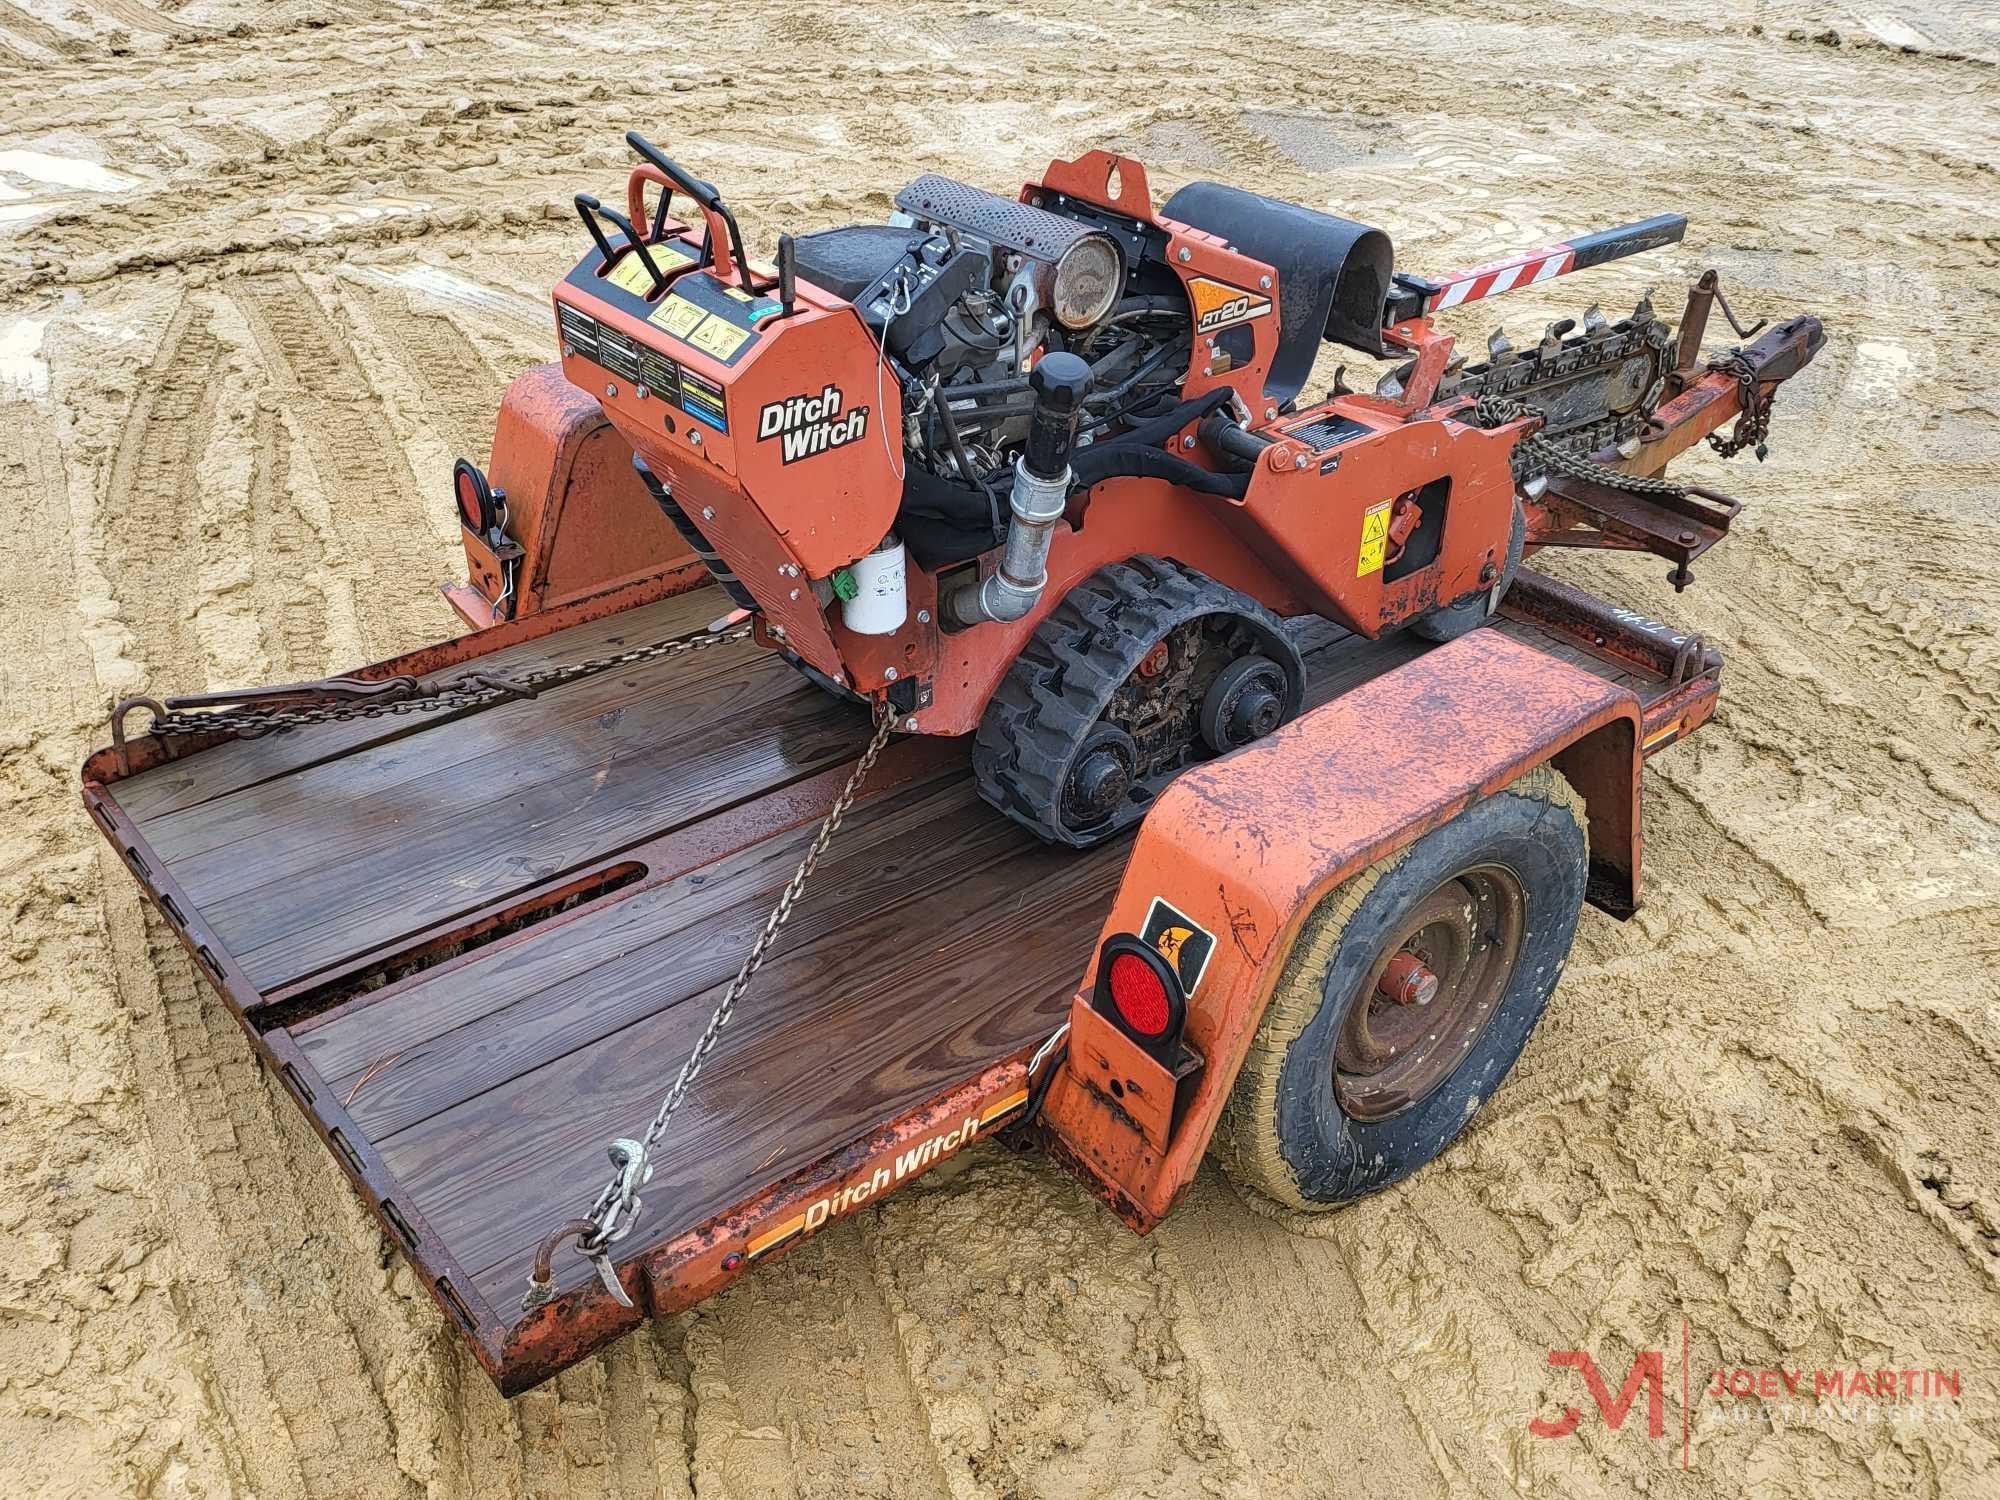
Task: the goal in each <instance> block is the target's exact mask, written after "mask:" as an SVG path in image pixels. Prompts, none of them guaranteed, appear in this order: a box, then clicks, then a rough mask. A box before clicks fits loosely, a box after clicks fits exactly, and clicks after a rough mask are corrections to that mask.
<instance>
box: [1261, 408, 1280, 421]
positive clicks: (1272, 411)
mask: <svg viewBox="0 0 2000 1500" xmlns="http://www.w3.org/2000/svg"><path fill="white" fill-rule="evenodd" d="M1264 420H1265V421H1266V422H1275V421H1277V420H1278V408H1277V407H1275V406H1267V407H1265V408H1264Z"/></svg>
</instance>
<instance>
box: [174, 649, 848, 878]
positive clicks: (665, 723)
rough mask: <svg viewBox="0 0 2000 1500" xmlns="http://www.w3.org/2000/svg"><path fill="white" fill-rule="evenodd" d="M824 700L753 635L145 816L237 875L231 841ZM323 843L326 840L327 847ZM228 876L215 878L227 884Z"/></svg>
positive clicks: (425, 799) (526, 779) (267, 837)
mask: <svg viewBox="0 0 2000 1500" xmlns="http://www.w3.org/2000/svg"><path fill="white" fill-rule="evenodd" d="M788 699H798V700H799V702H800V704H804V703H807V702H812V703H818V702H821V701H824V700H823V698H822V697H821V696H820V695H818V694H816V693H815V692H814V690H813V689H812V688H811V686H810V685H809V684H808V683H806V681H805V680H804V679H803V678H802V677H800V676H799V674H798V673H797V672H795V671H793V670H792V669H791V668H790V667H788V666H786V665H785V663H784V662H782V661H780V660H779V659H777V658H776V657H774V656H772V655H771V654H770V653H768V652H765V651H762V650H759V649H758V648H757V647H755V646H752V645H750V644H748V643H747V642H745V643H741V644H737V645H732V646H727V647H718V648H717V649H715V650H713V651H704V652H699V653H696V654H694V655H691V656H687V657H678V658H671V659H668V660H664V661H656V662H648V663H645V664H643V665H640V666H636V667H631V668H627V669H625V670H623V671H617V672H605V673H602V674H600V675H598V676H595V677H588V678H584V679H582V680H580V681H577V682H572V683H566V684H564V685H563V686H561V687H557V688H552V689H550V690H548V691H546V692H544V693H542V694H540V695H539V696H537V697H535V698H532V699H515V700H513V701H510V702H506V703H498V704H494V705H492V706H490V707H488V708H485V709H483V710H481V711H480V712H478V713H475V714H471V715H468V716H466V717H464V718H461V719H456V720H453V721H451V722H448V723H438V724H434V725H432V724H424V725H420V727H418V728H417V729H416V731H415V732H412V733H406V734H404V735H402V736H401V737H399V738H397V739H394V740H390V741H386V742H382V743H377V744H373V745H368V746H365V747H363V748H361V749H359V750H356V751H354V752H352V753H350V754H348V755H345V756H342V757H340V758H338V759H334V760H329V761H326V762H323V763H320V764H317V765H313V766H310V767H306V768H303V769H300V770H297V771H292V772H289V773H287V774H286V775H284V776H280V777H276V778H274V779H271V780H268V781H264V782H261V783H259V784H257V785H255V786H251V787H246V788H244V789H243V790H241V791H237V792H231V793H228V794H226V795H223V796H218V797H212V798H210V799H209V800H207V801H205V802H203V803H201V804H200V805H199V806H197V807H192V808H189V809H187V810H186V811H183V812H178V813H173V814H170V815H168V816H166V817H164V818H159V819H156V820H154V821H153V822H151V823H149V824H147V825H145V831H146V835H147V841H148V842H149V843H150V844H151V845H152V846H153V849H154V852H155V853H157V854H159V855H160V857H161V858H163V859H165V860H166V861H167V862H168V863H169V864H171V865H174V866H176V867H177V869H188V870H189V871H190V873H192V872H193V870H194V868H195V866H196V864H197V863H198V862H200V861H201V860H202V859H203V857H204V856H211V855H214V854H216V853H218V852H223V853H225V856H226V857H225V859H224V860H222V861H214V862H212V863H214V864H216V865H218V866H219V867H221V868H227V869H233V870H237V871H238V872H239V876H240V874H241V865H240V856H239V855H238V853H236V852H235V851H231V850H229V849H228V846H229V845H231V844H233V843H235V842H237V841H238V840H247V839H255V840H257V841H258V843H259V844H262V845H272V844H274V843H275V844H277V845H284V844H286V843H288V842H296V841H299V840H313V841H318V840H320V839H323V838H325V837H326V836H327V834H328V833H329V832H330V831H334V830H338V831H339V832H341V833H342V834H344V835H346V836H347V837H350V838H356V839H360V840H362V841H363V842H365V841H366V839H367V837H368V834H367V826H368V825H369V823H370V821H371V817H372V815H374V814H375V813H377V812H384V811H394V812H397V813H403V812H407V811H410V810H419V811H421V810H427V809H429V808H431V807H433V806H438V807H442V806H445V805H450V804H453V803H454V802H455V800H456V799H458V798H460V797H463V796H464V795H465V794H466V793H467V792H468V791H476V790H477V789H478V787H479V786H480V785H481V784H482V783H484V784H485V785H486V786H488V787H491V788H493V789H494V790H495V792H496V793H498V792H499V790H500V788H501V787H502V785H503V784H506V785H514V786H518V785H522V784H531V783H532V782H533V781H534V780H535V779H537V778H538V777H539V776H540V775H542V774H543V773H544V772H545V771H547V770H550V769H554V770H559V771H573V770H575V768H576V767H577V766H578V765H579V764H583V763H587V764H592V765H596V764H601V763H603V762H604V761H605V760H606V759H616V758H619V757H620V756H622V755H626V754H630V753H633V752H636V751H639V750H642V749H644V748H646V747H647V746H649V745H653V744H656V743H657V742H658V740H659V737H660V736H661V735H663V734H668V735H671V734H676V733H682V732H693V731H699V730H700V729H702V728H704V727H706V726H708V725H710V724H713V723H716V722H719V721H721V720H722V719H724V718H726V717H731V716H737V715H742V714H748V713H755V714H767V715H770V716H772V717H779V718H782V717H785V716H786V714H787V712H788V708H787V707H786V706H785V705H786V700H788ZM322 847H323V846H322ZM231 888H232V887H229V886H227V885H220V886H217V887H216V888H215V889H217V890H218V891H220V892H223V893H226V892H227V891H228V890H229V889H231Z"/></svg>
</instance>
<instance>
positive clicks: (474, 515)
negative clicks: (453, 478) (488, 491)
mask: <svg viewBox="0 0 2000 1500" xmlns="http://www.w3.org/2000/svg"><path fill="white" fill-rule="evenodd" d="M458 513H459V515H460V516H462V517H463V518H464V520H465V524H466V525H467V526H468V527H469V528H471V529H472V530H473V531H484V530H485V529H486V505H485V502H484V497H482V496H481V495H480V493H479V481H478V480H477V479H476V478H474V476H473V473H472V471H471V470H470V469H469V468H468V469H460V470H459V471H458Z"/></svg>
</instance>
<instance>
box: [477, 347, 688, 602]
mask: <svg viewBox="0 0 2000 1500" xmlns="http://www.w3.org/2000/svg"><path fill="white" fill-rule="evenodd" d="M486 478H487V480H488V482H489V483H490V484H491V485H492V487H493V488H494V489H495V490H498V491H500V492H501V493H502V494H503V495H504V496H505V503H506V507H507V526H506V531H507V535H508V537H510V538H511V539H512V540H513V541H514V542H516V543H518V544H519V546H520V547H521V549H522V556H521V558H520V561H519V563H518V568H519V572H518V574H517V575H516V577H515V578H514V579H513V596H512V600H511V603H510V605H509V610H510V613H509V614H507V615H505V616H502V617H501V618H510V619H520V618H522V617H524V616H527V615H531V614H536V613H539V612H540V611H542V610H544V609H550V608H553V607H555V606H557V605H560V604H569V603H574V602H575V601H577V600H579V599H588V598H591V597H593V596H595V595H598V594H603V593H607V592H609V591H610V590H613V589H616V588H619V587H621V586H624V585H628V584H633V583H637V582H640V581H642V580H645V579H650V578H655V577H658V576H660V575H662V574H665V573H669V572H674V571H680V570H691V576H692V575H693V574H698V573H699V564H698V563H697V562H696V559H695V557H694V554H693V553H692V552H690V551H689V550H688V546H687V543H686V542H684V541H683V540H682V539H681V537H680V534H679V533H678V532H676V531H675V530H674V528H673V525H672V523H671V522H669V521H668V520H667V518H666V517H665V516H664V515H663V514H662V513H661V511H660V508H659V506H658V505H656V504H655V503H654V501H653V497H652V496H651V495H649V494H648V493H647V492H646V488H645V485H644V484H643V483H642V482H641V481H640V479H639V475H638V472H637V471H636V470H635V469H634V468H633V467H632V447H631V444H629V443H627V442H626V441H625V439H624V437H623V436H621V435H620V434H619V432H618V429H617V428H615V427H613V426H612V425H611V422H610V419H609V418H607V417H606V416H605V415H604V408H603V407H602V406H601V405H600V404H599V403H598V401H597V398H596V397H594V396H592V395H591V394H590V393H589V392H588V391H583V390H579V389H578V388H577V387H576V386H574V385H571V384H570V383H569V381H568V380H566V379H564V378H563V372H562V366H561V365H559V364H544V365H536V366H534V367H533V368H532V369H529V370H526V371H524V372H523V373H521V374H520V375H518V376H516V377H515V379H514V382H513V383H512V384H511V385H509V386H508V387H507V394H506V396H505V398H504V399H503V400H502V401H501V403H500V417H499V421H498V422H497V424H496V425H495V427H494V431H493V456H492V462H491V464H490V466H489V467H488V468H487V470H486ZM459 536H460V539H461V540H462V541H463V542H464V543H465V563H466V576H467V578H468V580H469V582H467V583H463V584H448V585H446V586H445V590H444V595H445V598H446V599H447V600H448V601H449V602H450V604H451V607H452V608H453V609H455V610H457V611H458V613H459V615H460V617H461V618H463V619H464V620H465V622H466V623H467V624H468V625H470V626H472V627H473V628H474V629H475V630H482V629H484V628H485V627H487V626H488V625H492V624H494V623H496V620H495V611H494V601H495V600H497V599H500V598H501V597H503V595H505V594H506V592H507V582H506V580H505V578H504V577H503V574H502V567H503V563H502V560H501V559H499V558H497V557H496V556H495V555H494V552H493V550H492V549H491V548H490V547H488V546H487V545H486V542H485V540H484V539H483V538H481V537H479V536H478V535H476V534H475V533H473V532H472V531H471V530H470V529H468V528H467V527H465V526H463V525H461V526H460V528H459Z"/></svg>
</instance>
